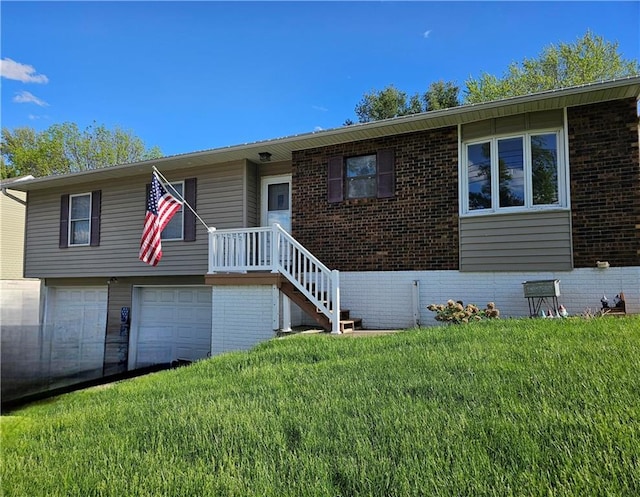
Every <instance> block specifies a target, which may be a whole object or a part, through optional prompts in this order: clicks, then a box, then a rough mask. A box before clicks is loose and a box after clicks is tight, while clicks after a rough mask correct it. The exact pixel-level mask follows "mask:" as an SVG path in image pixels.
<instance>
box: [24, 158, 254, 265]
mask: <svg viewBox="0 0 640 497" xmlns="http://www.w3.org/2000/svg"><path fill="white" fill-rule="evenodd" d="M163 174H164V175H165V176H166V177H167V179H168V180H169V181H180V180H183V179H185V178H193V177H195V178H197V200H196V202H197V212H198V214H199V215H200V217H201V218H202V219H203V220H204V222H205V223H207V224H208V225H209V226H210V227H215V228H219V229H223V228H241V227H245V221H246V219H247V217H246V204H247V202H246V200H245V199H246V193H245V188H246V187H245V184H246V168H245V161H239V162H235V163H228V164H222V165H216V166H215V168H213V167H211V168H197V169H191V170H182V171H180V172H179V173H175V174H174V173H172V172H171V171H163ZM149 182H150V177H149V176H148V175H146V174H145V175H144V176H136V177H132V178H127V179H126V181H116V180H110V181H108V182H100V183H91V184H86V185H76V186H74V187H73V188H72V189H69V190H63V189H56V190H44V191H33V192H30V194H29V205H28V209H27V223H28V226H29V230H28V233H27V238H26V257H25V274H26V275H27V276H29V277H36V278H42V277H47V278H53V277H91V276H104V277H118V276H125V275H128V276H160V275H204V274H205V273H206V272H207V267H208V264H207V257H208V234H207V230H206V229H205V227H204V226H202V224H201V223H200V222H198V223H197V227H196V241H195V242H183V241H163V243H162V249H163V258H162V260H161V261H160V263H159V264H158V265H157V266H156V267H152V266H148V265H147V264H144V263H143V262H141V261H140V260H139V259H138V251H139V247H140V236H141V233H142V226H143V222H144V216H145V208H146V185H147V183H149ZM98 189H100V190H102V212H101V233H100V246H99V247H69V248H66V249H60V248H58V238H59V223H60V196H61V195H63V194H74V193H84V192H89V191H93V190H98Z"/></svg>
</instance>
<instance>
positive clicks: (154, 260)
mask: <svg viewBox="0 0 640 497" xmlns="http://www.w3.org/2000/svg"><path fill="white" fill-rule="evenodd" d="M180 207H182V202H180V201H179V200H178V199H176V198H175V197H174V196H173V195H171V194H170V193H169V192H167V190H165V188H164V187H163V186H162V183H160V180H159V179H158V177H157V176H156V173H153V179H152V180H151V189H150V190H149V198H147V213H146V215H145V218H144V230H143V231H142V239H141V240H140V255H139V256H138V258H139V259H140V260H141V261H143V262H146V263H147V264H149V265H151V266H156V265H157V264H158V262H160V259H162V244H161V242H160V233H162V230H163V229H164V227H165V226H166V225H167V223H169V221H171V218H172V217H173V215H174V214H175V213H176V212H178V211H179V210H180Z"/></svg>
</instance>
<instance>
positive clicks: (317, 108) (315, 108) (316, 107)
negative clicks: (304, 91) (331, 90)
mask: <svg viewBox="0 0 640 497" xmlns="http://www.w3.org/2000/svg"><path fill="white" fill-rule="evenodd" d="M311 108H312V109H313V110H319V111H320V112H329V109H327V108H326V107H321V106H319V105H312V106H311Z"/></svg>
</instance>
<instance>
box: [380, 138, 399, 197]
mask: <svg viewBox="0 0 640 497" xmlns="http://www.w3.org/2000/svg"><path fill="white" fill-rule="evenodd" d="M376 161H377V166H378V167H377V170H378V198H389V197H393V196H394V194H395V187H396V185H395V153H394V151H393V150H392V149H385V150H378V156H377V159H376Z"/></svg>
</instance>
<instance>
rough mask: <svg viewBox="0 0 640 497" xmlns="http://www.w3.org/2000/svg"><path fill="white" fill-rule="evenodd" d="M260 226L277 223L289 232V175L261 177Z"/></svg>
mask: <svg viewBox="0 0 640 497" xmlns="http://www.w3.org/2000/svg"><path fill="white" fill-rule="evenodd" d="M261 222H262V226H271V225H272V224H274V223H278V224H279V225H280V226H282V228H284V229H285V230H286V231H287V232H288V233H291V175H288V174H286V175H281V176H267V177H264V178H262V220H261Z"/></svg>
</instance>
